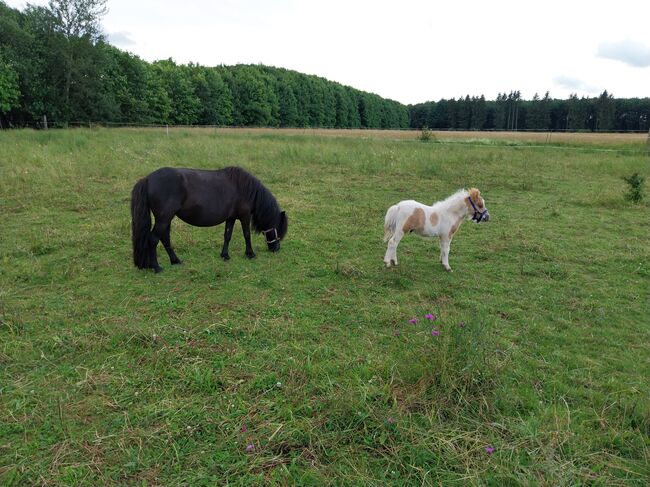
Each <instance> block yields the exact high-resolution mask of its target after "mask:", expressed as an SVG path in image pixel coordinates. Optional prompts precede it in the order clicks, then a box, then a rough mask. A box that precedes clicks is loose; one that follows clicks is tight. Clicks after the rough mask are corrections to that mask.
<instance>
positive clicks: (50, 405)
mask: <svg viewBox="0 0 650 487" xmlns="http://www.w3.org/2000/svg"><path fill="white" fill-rule="evenodd" d="M616 149H622V150H601V148H596V147H593V146H590V145H589V146H577V145H575V144H574V145H572V146H570V147H569V146H567V147H551V146H549V147H540V146H534V147H529V146H527V145H525V144H522V143H517V145H512V146H511V145H508V144H506V143H499V144H493V143H490V142H489V141H485V142H481V139H478V140H474V141H473V143H472V144H471V145H465V144H461V143H457V142H456V143H453V144H447V143H440V141H431V142H428V143H425V142H422V141H420V140H389V139H386V138H372V137H367V138H361V137H359V138H353V137H328V136H318V135H309V134H305V135H287V134H284V133H283V132H282V131H277V133H268V134H253V133H246V132H241V133H237V132H233V133H219V132H217V131H209V130H201V131H192V130H173V131H170V132H169V134H168V135H167V134H166V132H165V131H164V130H135V129H134V130H128V129H114V130H106V129H98V130H89V129H80V130H60V131H55V130H51V131H40V132H35V131H4V132H0V484H2V485H16V486H22V485H92V486H96V485H165V486H166V485H192V486H194V485H206V486H207V485H242V486H244V485H246V486H249V485H314V486H321V485H341V486H348V485H359V486H361V485H377V486H383V485H404V486H411V485H440V484H444V485H459V486H461V485H463V486H464V485H494V486H503V485H554V486H570V485H571V486H573V485H608V486H610V485H638V486H645V485H647V484H648V482H649V479H650V467H649V465H650V437H649V435H650V319H649V312H650V301H649V282H650V242H649V236H650V232H649V229H650V224H649V222H650V218H649V215H650V211H649V210H650V207H649V205H648V203H647V201H648V199H647V198H646V200H645V202H643V203H641V204H637V205H633V204H631V203H629V202H628V201H626V200H625V199H624V194H625V192H626V187H625V182H624V181H623V180H622V177H623V176H628V175H630V174H632V173H634V172H639V173H641V174H642V175H645V176H646V177H647V176H648V167H649V164H650V157H649V156H648V154H647V153H645V152H644V149H645V147H644V145H643V144H639V145H636V144H629V145H626V146H625V147H621V146H617V147H616ZM227 165H241V166H243V167H245V168H246V169H248V170H250V171H251V172H253V173H254V174H255V175H257V176H258V177H259V178H260V179H261V180H262V181H263V182H264V183H265V185H266V186H267V187H268V188H269V189H270V190H271V191H272V192H273V193H274V194H275V196H276V197H277V199H278V201H279V202H280V205H281V206H282V208H283V209H285V210H286V211H287V213H288V216H289V232H288V234H287V237H286V239H285V241H284V242H283V244H282V250H281V251H280V252H279V253H277V254H272V253H269V252H267V251H266V250H265V245H264V240H263V237H262V236H259V235H256V236H255V238H254V241H253V245H254V248H255V250H256V252H257V258H256V259H255V260H252V261H250V260H248V259H246V258H245V256H244V241H243V237H242V234H241V229H240V227H239V224H237V226H236V228H235V232H234V236H233V241H232V242H231V246H230V255H231V257H232V259H231V260H230V261H228V262H223V261H222V260H221V259H220V257H219V251H220V246H221V243H222V239H223V226H220V227H216V228H195V227H190V226H188V225H186V224H184V223H182V222H179V221H178V220H175V221H174V224H173V226H172V234H171V237H172V243H173V244H174V246H175V248H176V251H177V253H178V255H179V257H180V258H181V259H182V260H183V261H184V264H183V265H182V266H174V267H171V266H170V265H169V260H168V259H167V256H166V254H165V252H164V251H163V250H162V248H159V253H158V254H159V259H160V262H161V264H162V265H163V267H164V268H165V270H164V272H163V273H161V274H158V275H156V274H154V273H152V272H147V271H140V270H137V269H135V268H134V267H133V265H132V261H131V248H130V245H131V242H130V214H129V200H130V191H131V188H132V186H133V184H134V183H135V182H136V181H137V179H138V178H140V177H142V176H144V175H146V174H147V173H149V172H150V171H152V170H154V169H156V168H158V167H161V166H181V167H197V168H220V167H224V166H227ZM469 186H477V187H478V188H480V189H481V192H482V194H483V196H484V198H485V202H486V205H487V207H488V208H489V210H490V215H491V221H490V222H489V223H487V224H480V225H475V224H472V223H465V224H463V226H462V227H461V228H460V230H459V232H458V234H457V235H456V237H455V239H454V241H453V242H452V246H451V254H450V265H451V267H452V268H453V269H454V272H453V273H450V274H448V273H446V272H444V270H443V269H442V267H441V266H440V264H439V263H438V246H437V242H435V241H431V240H424V239H421V238H419V237H416V236H413V235H411V236H407V237H405V238H404V240H403V241H402V243H401V244H400V247H399V249H398V254H399V257H400V265H399V266H398V267H397V268H392V269H385V268H384V267H383V262H382V258H383V255H384V251H385V245H384V243H383V242H382V236H383V217H384V213H385V211H386V209H387V208H388V207H389V206H390V205H392V204H394V203H396V202H397V201H399V200H401V199H416V200H419V201H421V202H426V203H427V204H431V203H433V202H434V201H436V200H439V199H442V198H445V197H446V196H448V195H449V194H451V193H452V192H454V191H456V190H457V189H459V188H462V187H469ZM428 313H433V314H435V315H436V316H437V319H436V320H435V321H433V322H432V321H430V320H427V319H425V317H424V315H425V314H428ZM411 318H417V319H418V322H417V323H416V324H409V323H408V320H410V319H411ZM461 322H462V323H464V326H460V323H461ZM432 330H437V331H439V332H440V333H439V335H437V336H435V335H432V333H431V331H432ZM492 449H493V450H492Z"/></svg>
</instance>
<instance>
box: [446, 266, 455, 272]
mask: <svg viewBox="0 0 650 487" xmlns="http://www.w3.org/2000/svg"><path fill="white" fill-rule="evenodd" d="M445 270H446V271H447V272H454V271H452V270H451V267H445Z"/></svg>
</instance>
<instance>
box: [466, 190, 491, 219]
mask: <svg viewBox="0 0 650 487" xmlns="http://www.w3.org/2000/svg"><path fill="white" fill-rule="evenodd" d="M468 193H469V195H468V196H467V198H465V204H466V205H467V208H468V210H469V212H468V213H467V218H468V219H471V220H472V221H473V222H474V223H480V222H487V221H490V212H489V211H488V209H487V207H486V206H485V201H484V200H483V197H482V196H481V192H480V191H479V190H478V189H477V188H470V189H469V191H468ZM470 217H471V218H470Z"/></svg>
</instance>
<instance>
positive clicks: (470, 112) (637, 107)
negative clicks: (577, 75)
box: [409, 90, 650, 131]
mask: <svg viewBox="0 0 650 487" xmlns="http://www.w3.org/2000/svg"><path fill="white" fill-rule="evenodd" d="M409 116H410V127H411V128H423V127H427V128H430V129H452V130H543V131H548V130H553V131H563V130H572V131H575V130H578V131H581V130H587V131H601V130H602V131H627V130H642V131H646V130H648V129H649V128H650V98H627V99H622V98H618V99H617V98H614V97H613V96H612V95H611V94H609V93H608V92H607V91H606V90H605V91H603V92H602V93H601V94H600V96H598V97H594V98H589V97H587V98H585V97H581V98H578V96H577V95H575V94H573V95H571V96H570V97H569V99H568V100H558V99H554V98H551V97H550V96H549V93H548V92H547V93H546V94H545V95H544V97H540V96H539V95H537V94H535V96H533V99H532V100H523V99H522V98H521V93H520V92H519V91H511V92H510V93H508V94H506V93H503V94H502V93H499V95H498V96H497V99H496V100H494V101H487V100H486V99H485V97H483V96H481V97H470V96H469V95H467V96H466V97H465V98H459V99H458V100H456V99H453V98H452V99H451V100H444V99H443V100H440V101H437V102H434V101H430V102H426V103H420V104H417V105H412V106H410V107H409Z"/></svg>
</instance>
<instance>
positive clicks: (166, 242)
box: [160, 221, 182, 265]
mask: <svg viewBox="0 0 650 487" xmlns="http://www.w3.org/2000/svg"><path fill="white" fill-rule="evenodd" d="M171 227H172V222H171V221H170V222H169V224H168V225H167V228H165V229H164V230H163V234H162V236H161V237H160V241H161V242H162V244H163V246H164V247H165V250H166V251H167V255H169V261H170V262H171V264H172V265H175V264H182V262H181V259H179V258H178V256H177V255H176V252H174V249H173V248H172V242H171V239H170V236H169V233H170V231H171Z"/></svg>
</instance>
